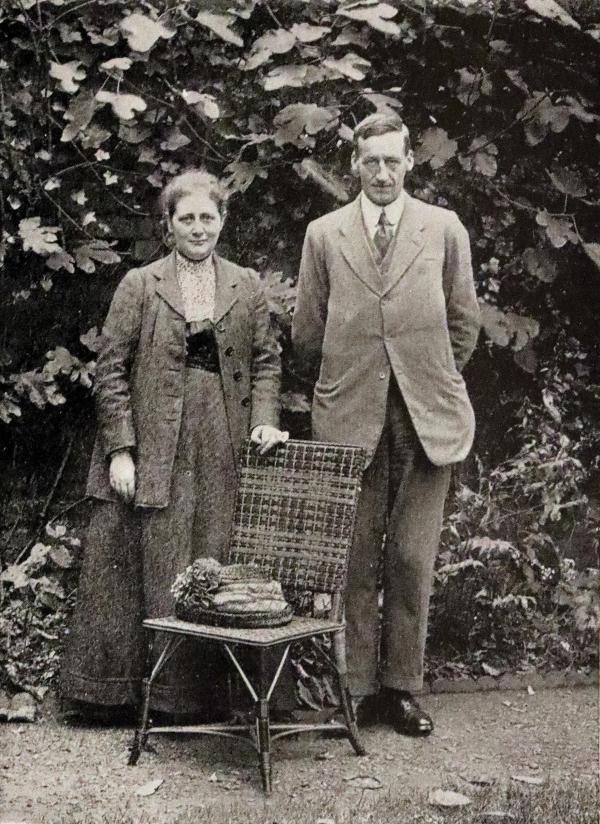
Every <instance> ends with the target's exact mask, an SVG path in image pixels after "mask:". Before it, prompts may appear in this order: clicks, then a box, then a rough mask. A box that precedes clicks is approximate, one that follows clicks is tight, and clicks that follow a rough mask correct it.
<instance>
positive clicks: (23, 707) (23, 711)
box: [7, 692, 36, 723]
mask: <svg viewBox="0 0 600 824" xmlns="http://www.w3.org/2000/svg"><path fill="white" fill-rule="evenodd" d="M35 713H36V704H35V700H34V699H33V698H32V697H31V695H29V693H28V692H18V693H17V694H16V695H13V697H12V700H11V702H10V707H9V708H8V713H7V721H25V722H27V723H33V722H34V721H35Z"/></svg>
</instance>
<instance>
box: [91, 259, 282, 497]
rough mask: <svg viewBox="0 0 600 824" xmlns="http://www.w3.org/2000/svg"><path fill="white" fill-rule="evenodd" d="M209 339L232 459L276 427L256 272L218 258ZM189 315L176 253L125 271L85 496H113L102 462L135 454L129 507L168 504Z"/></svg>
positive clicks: (105, 356)
mask: <svg viewBox="0 0 600 824" xmlns="http://www.w3.org/2000/svg"><path fill="white" fill-rule="evenodd" d="M215 272H216V295H215V312H214V323H215V335H216V337H217V344H218V352H219V362H220V367H221V377H222V382H223V393H224V397H225V407H226V410H227V423H228V428H229V435H230V438H231V443H232V446H233V450H234V455H235V457H236V463H237V458H238V453H239V448H240V445H241V443H242V441H243V440H244V438H245V437H247V435H248V434H249V432H250V431H251V429H252V428H253V427H255V426H258V425H260V424H269V425H271V426H278V425H279V401H278V398H279V387H280V377H281V369H280V356H279V352H280V349H279V345H278V343H277V340H276V337H275V335H274V332H273V329H272V325H271V323H270V318H269V311H268V307H267V303H266V299H265V295H264V291H263V288H262V285H261V283H260V280H259V279H258V276H257V274H256V272H254V271H253V270H252V269H244V268H242V267H240V266H236V265H235V264H234V263H231V262H230V261H228V260H225V259H224V258H219V257H216V258H215ZM184 369H185V317H184V312H183V300H182V296H181V291H180V288H179V283H178V280H177V271H176V257H175V253H172V254H170V255H169V256H167V257H165V258H162V259H161V260H157V261H155V262H154V263H151V264H149V265H148V266H144V267H142V268H140V269H132V270H130V271H129V272H128V273H127V274H126V275H125V277H124V278H123V280H122V281H121V283H120V284H119V286H118V288H117V290H116V292H115V296H114V298H113V301H112V304H111V307H110V310H109V313H108V316H107V318H106V322H105V325H104V327H103V330H102V340H101V348H100V352H99V356H98V363H97V372H96V405H97V417H98V434H97V437H96V443H95V445H94V452H93V455H92V462H91V467H90V473H89V477H88V486H87V493H88V495H91V496H93V497H95V498H100V499H101V500H115V499H116V496H115V493H114V492H113V491H112V489H111V488H110V485H109V481H108V458H109V456H110V454H111V453H112V452H114V451H115V450H118V449H123V448H129V449H131V450H132V453H133V456H134V460H135V464H136V493H135V503H136V505H138V506H144V507H165V506H167V505H168V503H169V489H170V484H171V473H172V469H173V461H174V458H175V449H176V446H177V440H178V437H179V428H180V424H181V415H182V406H183V402H184V398H183V388H184V381H183V377H184Z"/></svg>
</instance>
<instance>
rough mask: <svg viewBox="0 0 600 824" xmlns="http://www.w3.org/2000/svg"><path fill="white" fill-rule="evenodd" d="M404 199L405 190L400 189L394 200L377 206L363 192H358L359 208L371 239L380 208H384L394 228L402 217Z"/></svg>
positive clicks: (375, 229)
mask: <svg viewBox="0 0 600 824" xmlns="http://www.w3.org/2000/svg"><path fill="white" fill-rule="evenodd" d="M405 200H406V192H405V191H404V190H402V191H401V192H400V194H399V195H398V197H397V198H396V200H394V201H393V202H392V203H388V205H387V206H384V207H382V206H378V205H377V204H376V203H373V201H372V200H369V198H368V197H367V196H366V194H365V193H364V192H361V193H360V208H361V211H362V216H363V220H364V222H365V226H366V227H367V232H368V234H369V237H370V238H371V239H373V237H374V235H375V232H376V231H377V224H378V222H379V217H380V215H381V209H382V208H384V209H385V216H386V217H387V219H388V220H389V222H390V223H391V224H392V226H393V227H394V229H396V226H397V225H398V223H399V221H400V218H401V217H402V212H403V211H404V203H405Z"/></svg>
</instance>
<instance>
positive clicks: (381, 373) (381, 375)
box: [379, 372, 385, 381]
mask: <svg viewBox="0 0 600 824" xmlns="http://www.w3.org/2000/svg"><path fill="white" fill-rule="evenodd" d="M379 380H380V381H384V380H385V372H380V373H379Z"/></svg>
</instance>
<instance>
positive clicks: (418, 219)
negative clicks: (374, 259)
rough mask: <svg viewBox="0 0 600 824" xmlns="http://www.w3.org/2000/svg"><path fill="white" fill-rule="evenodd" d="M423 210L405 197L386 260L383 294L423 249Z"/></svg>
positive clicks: (413, 199) (411, 199) (412, 198)
mask: <svg viewBox="0 0 600 824" xmlns="http://www.w3.org/2000/svg"><path fill="white" fill-rule="evenodd" d="M424 228H425V226H424V221H423V210H422V209H421V205H420V203H419V201H418V200H416V198H414V197H410V195H406V202H405V204H404V210H403V212H402V216H401V218H400V223H399V224H398V229H397V230H396V237H395V239H394V247H393V249H392V254H390V255H389V256H388V257H387V258H386V261H385V262H386V264H387V266H386V272H385V287H384V290H383V294H387V292H389V291H390V289H393V288H394V286H395V285H396V284H397V283H398V281H399V280H400V278H402V277H403V275H404V274H405V273H406V272H407V271H408V269H409V268H410V266H411V265H412V264H413V263H414V260H415V258H416V257H417V255H419V254H420V252H421V251H422V249H423V245H424V242H425V241H424V234H423V229H424Z"/></svg>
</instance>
